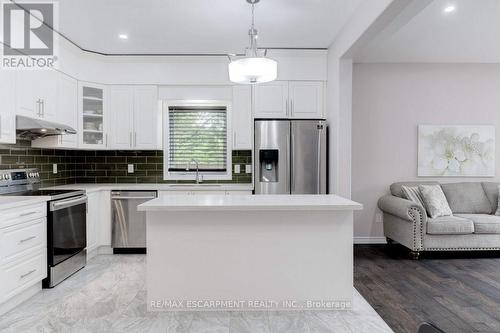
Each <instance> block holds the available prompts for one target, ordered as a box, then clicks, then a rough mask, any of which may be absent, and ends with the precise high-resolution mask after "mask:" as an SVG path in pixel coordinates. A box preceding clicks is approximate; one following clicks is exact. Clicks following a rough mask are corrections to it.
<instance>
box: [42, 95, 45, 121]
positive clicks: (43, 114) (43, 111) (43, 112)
mask: <svg viewBox="0 0 500 333" xmlns="http://www.w3.org/2000/svg"><path fill="white" fill-rule="evenodd" d="M42 118H45V100H44V99H42Z"/></svg>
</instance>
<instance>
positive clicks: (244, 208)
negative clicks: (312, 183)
mask: <svg viewBox="0 0 500 333" xmlns="http://www.w3.org/2000/svg"><path fill="white" fill-rule="evenodd" d="M141 206H142V205H139V206H138V207H137V210H138V211H141V212H193V211H203V212H208V211H212V212H216V211H219V212H223V211H358V210H362V209H363V205H347V206H346V205H342V206H337V205H306V206H297V205H295V206H289V205H281V206H280V205H275V206H267V205H255V206H242V205H240V206H236V205H232V206H229V205H228V206H197V205H196V206H194V205H193V206H148V205H146V206H142V207H141Z"/></svg>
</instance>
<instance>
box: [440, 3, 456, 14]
mask: <svg viewBox="0 0 500 333" xmlns="http://www.w3.org/2000/svg"><path fill="white" fill-rule="evenodd" d="M456 9H457V7H456V6H455V5H448V6H446V7H444V9H443V13H445V14H450V13H453V12H454V11H455V10H456Z"/></svg>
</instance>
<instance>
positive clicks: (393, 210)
mask: <svg viewBox="0 0 500 333" xmlns="http://www.w3.org/2000/svg"><path fill="white" fill-rule="evenodd" d="M378 207H379V208H380V209H381V210H382V211H383V212H385V213H388V214H391V215H394V216H397V217H399V218H402V219H403V220H406V221H410V222H416V221H415V219H417V216H415V215H418V216H419V217H420V218H419V220H421V221H419V222H421V223H422V224H423V223H425V222H426V219H427V213H426V212H425V209H424V207H422V206H421V205H419V204H418V203H416V202H413V201H410V200H406V199H403V198H399V197H396V196H393V195H385V196H383V197H382V198H380V199H379V200H378Z"/></svg>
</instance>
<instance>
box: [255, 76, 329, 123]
mask: <svg viewBox="0 0 500 333" xmlns="http://www.w3.org/2000/svg"><path fill="white" fill-rule="evenodd" d="M323 110H324V82H322V81H275V82H272V83H266V84H261V85H256V86H255V88H254V117H255V118H277V119H281V118H283V119H286V118H296V119H299V118H300V119H314V118H324V111H323Z"/></svg>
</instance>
